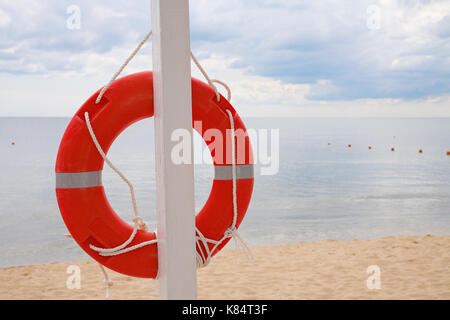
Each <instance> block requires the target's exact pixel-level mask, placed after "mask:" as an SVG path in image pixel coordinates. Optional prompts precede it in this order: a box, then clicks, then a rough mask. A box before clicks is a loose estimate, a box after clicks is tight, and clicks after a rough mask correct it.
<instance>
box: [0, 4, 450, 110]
mask: <svg viewBox="0 0 450 320" xmlns="http://www.w3.org/2000/svg"><path fill="white" fill-rule="evenodd" d="M73 6H76V8H79V11H80V19H79V21H80V25H79V28H77V26H76V25H74V21H75V20H73V13H74V11H73V10H72V9H73ZM190 11H191V46H192V50H193V52H194V54H196V55H197V57H198V58H199V60H200V61H201V63H202V64H203V65H204V67H205V68H206V69H207V71H208V72H209V74H210V75H211V77H213V78H216V79H220V80H223V81H225V82H227V83H228V84H229V85H230V87H231V89H232V93H233V96H232V103H233V104H234V105H235V106H236V108H237V109H238V111H239V112H240V113H242V114H243V115H246V116H427V117H439V116H446V117H449V116H450V1H449V0H441V1H439V0H436V1H433V0H379V1H377V0H369V1H365V0H360V1H356V0H351V1H350V0H322V1H306V0H191V1H190ZM74 26H75V28H74ZM150 26H151V21H150V1H148V0H145V1H144V0H141V1H129V0H116V1H106V0H102V1H100V0H99V1H88V0H72V1H63V0H14V1H12V0H0V116H71V115H73V113H74V112H75V111H76V109H77V108H78V107H79V106H80V105H81V104H82V103H83V102H84V100H86V99H87V98H88V97H89V96H90V95H91V94H92V93H93V92H95V91H96V90H97V89H98V88H99V87H101V86H102V85H103V84H104V83H105V82H107V81H108V80H109V78H110V77H111V75H112V74H113V73H114V72H115V70H116V69H117V68H118V67H119V66H120V64H121V63H122V62H123V61H124V60H125V59H126V57H127V56H128V54H129V53H130V52H131V51H132V50H133V48H134V47H135V46H136V45H137V43H138V42H139V41H140V40H141V39H142V38H143V37H144V36H145V34H146V33H147V32H148V30H149V29H150ZM151 65H152V64H151V43H148V44H147V45H146V46H145V47H144V48H143V49H142V51H141V52H140V54H139V55H138V56H137V57H136V59H135V60H133V61H132V62H131V64H130V65H129V66H128V67H127V69H126V70H125V72H124V74H129V73H133V72H137V71H141V70H148V69H151ZM193 76H195V77H198V78H201V76H200V74H199V72H198V71H197V70H195V68H194V67H193Z"/></svg>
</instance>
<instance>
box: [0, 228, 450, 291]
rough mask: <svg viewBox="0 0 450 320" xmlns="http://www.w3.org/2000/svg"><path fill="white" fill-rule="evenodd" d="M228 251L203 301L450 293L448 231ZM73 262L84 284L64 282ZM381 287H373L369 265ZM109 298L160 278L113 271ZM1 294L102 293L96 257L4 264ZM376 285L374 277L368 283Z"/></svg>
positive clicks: (201, 282)
mask: <svg viewBox="0 0 450 320" xmlns="http://www.w3.org/2000/svg"><path fill="white" fill-rule="evenodd" d="M253 251H254V253H255V255H256V260H253V261H248V260H247V258H246V256H245V255H244V253H243V252H242V251H241V250H238V249H225V250H223V251H222V252H220V253H219V254H218V255H217V256H216V257H215V259H214V260H213V261H212V262H211V263H210V265H209V266H207V267H206V268H203V269H201V270H199V272H198V297H199V299H450V236H431V235H426V236H408V237H406V236H402V237H400V236H392V237H385V238H381V239H377V240H352V241H334V240H328V241H319V242H308V243H298V244H286V245H280V246H265V247H254V248H253ZM69 265H77V266H79V267H80V270H81V288H80V289H72V290H69V289H67V287H66V281H67V277H68V274H66V271H67V267H68V266H69ZM373 265H375V266H378V267H379V271H380V277H379V284H380V289H368V286H367V279H368V278H369V277H371V276H372V277H373V276H374V274H369V273H367V268H368V267H369V266H373ZM109 275H110V277H111V279H112V280H113V282H114V285H113V287H112V288H111V299H158V281H155V280H150V279H137V278H130V277H126V276H123V275H121V274H118V273H115V272H112V271H109ZM0 283H1V286H0V299H104V298H105V289H104V283H103V275H102V273H101V270H100V269H99V267H98V265H97V264H96V263H95V262H94V261H80V262H73V263H51V264H45V265H33V266H23V267H10V268H3V269H0ZM370 283H371V284H374V282H370Z"/></svg>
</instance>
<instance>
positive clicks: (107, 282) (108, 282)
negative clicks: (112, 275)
mask: <svg viewBox="0 0 450 320" xmlns="http://www.w3.org/2000/svg"><path fill="white" fill-rule="evenodd" d="M105 284H106V286H107V287H108V288H110V287H112V286H113V284H114V283H113V282H112V280H109V279H105Z"/></svg>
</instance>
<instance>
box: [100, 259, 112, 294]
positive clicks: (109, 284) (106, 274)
mask: <svg viewBox="0 0 450 320" xmlns="http://www.w3.org/2000/svg"><path fill="white" fill-rule="evenodd" d="M97 264H98V266H99V267H100V270H102V272H103V276H104V278H105V290H106V293H105V296H106V299H109V296H110V295H109V292H110V288H111V287H112V286H113V282H112V280H111V279H109V277H108V273H107V272H106V270H105V267H104V266H103V265H102V264H100V263H98V262H97Z"/></svg>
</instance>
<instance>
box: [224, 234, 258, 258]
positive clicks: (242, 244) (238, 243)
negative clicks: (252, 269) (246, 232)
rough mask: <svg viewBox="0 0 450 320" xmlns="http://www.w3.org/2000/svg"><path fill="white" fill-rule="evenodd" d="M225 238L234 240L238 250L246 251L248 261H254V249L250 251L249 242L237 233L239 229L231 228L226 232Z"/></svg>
mask: <svg viewBox="0 0 450 320" xmlns="http://www.w3.org/2000/svg"><path fill="white" fill-rule="evenodd" d="M224 236H225V237H226V238H233V239H234V243H235V244H236V248H242V249H244V251H245V254H246V255H247V258H248V260H254V259H255V255H254V254H253V251H252V249H250V247H249V245H248V244H247V242H245V240H244V238H242V237H241V236H240V235H239V233H238V232H237V229H236V227H235V226H233V227H229V228H228V229H227V230H226V231H225V232H224Z"/></svg>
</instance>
